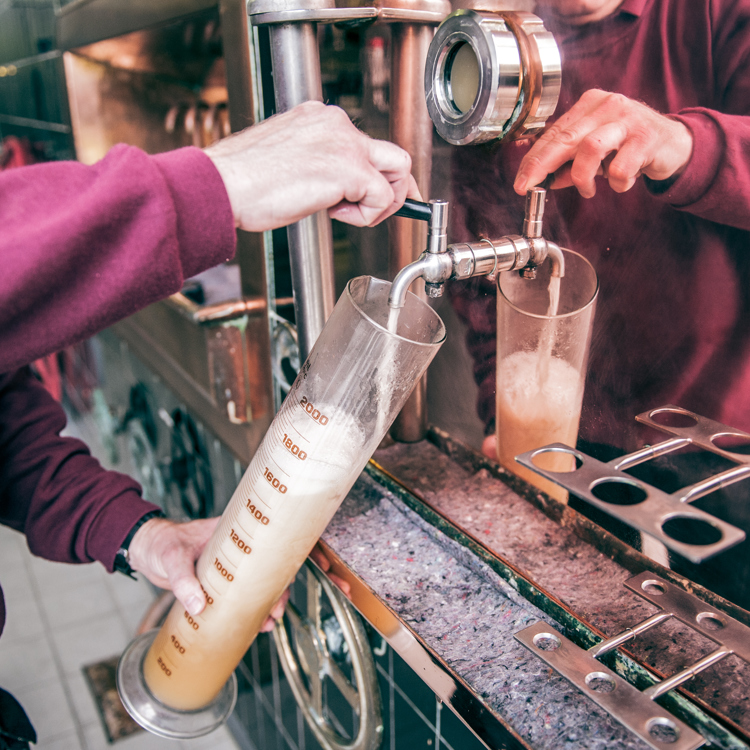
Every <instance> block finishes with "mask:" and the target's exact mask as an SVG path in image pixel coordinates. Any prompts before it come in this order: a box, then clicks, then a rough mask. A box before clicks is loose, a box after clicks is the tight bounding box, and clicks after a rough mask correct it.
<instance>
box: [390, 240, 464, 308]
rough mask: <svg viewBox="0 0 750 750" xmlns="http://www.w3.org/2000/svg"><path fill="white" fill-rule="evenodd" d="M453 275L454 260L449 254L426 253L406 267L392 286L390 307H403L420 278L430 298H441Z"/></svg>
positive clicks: (397, 275)
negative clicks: (409, 291)
mask: <svg viewBox="0 0 750 750" xmlns="http://www.w3.org/2000/svg"><path fill="white" fill-rule="evenodd" d="M452 274H453V260H452V258H451V256H450V254H449V253H447V252H444V253H432V252H429V251H427V250H426V251H425V252H423V253H422V255H420V256H419V258H418V259H417V260H415V261H414V262H413V263H409V265H408V266H404V267H403V268H402V269H401V270H400V271H399V272H398V274H396V278H395V279H394V280H393V285H392V286H391V293H390V294H389V295H388V306H389V307H403V306H404V303H405V302H406V292H407V291H408V290H409V287H410V286H411V285H412V283H413V282H414V281H416V280H417V279H418V278H419V277H420V276H421V277H422V278H423V279H424V281H425V289H426V291H427V296H428V297H440V296H441V295H442V293H443V284H444V283H445V282H446V281H448V279H450V278H451V276H452Z"/></svg>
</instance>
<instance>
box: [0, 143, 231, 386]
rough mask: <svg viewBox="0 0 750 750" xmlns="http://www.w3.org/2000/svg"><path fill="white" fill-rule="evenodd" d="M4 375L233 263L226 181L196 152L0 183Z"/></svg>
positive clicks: (39, 170)
mask: <svg viewBox="0 0 750 750" xmlns="http://www.w3.org/2000/svg"><path fill="white" fill-rule="evenodd" d="M0 197H1V198H2V199H1V200H0V226H2V232H0V257H2V259H3V273H2V274H0V298H2V299H3V305H2V306H0V372H5V371H8V370H10V369H13V368H15V367H18V366H21V365H24V364H27V363H28V362H31V361H33V360H34V359H36V358H38V357H40V356H42V355H43V354H47V353H50V352H52V351H56V350H58V349H60V348H62V347H64V346H66V345H68V344H71V343H73V342H75V341H78V340H82V339H84V338H87V337H88V336H91V335H92V334H94V333H96V332H97V331H99V330H101V329H103V328H105V327H107V326H108V325H111V324H112V323H114V322H116V321H117V320H119V319H121V318H123V317H125V316H127V315H129V314H131V313H133V312H135V311H136V310H138V309H140V308H142V307H144V306H145V305H147V304H150V303H151V302H154V301H156V300H158V299H161V298H163V297H165V296H167V295H169V294H171V293H173V292H176V291H178V290H179V289H180V287H181V285H182V282H183V280H184V279H185V278H186V277H188V276H191V275H193V274H195V273H198V272H200V271H202V270H205V269H206V268H209V267H210V266H212V265H216V264H217V263H219V262H221V261H224V260H227V259H228V258H229V257H230V256H231V255H232V254H233V253H234V242H235V234H234V220H233V217H232V213H231V208H230V206H229V201H228V198H227V195H226V191H225V190H224V187H223V183H222V181H221V178H220V176H219V174H218V172H217V171H216V169H215V168H214V167H213V165H212V163H211V162H210V160H209V159H208V158H207V157H206V156H205V155H204V154H202V153H201V152H200V151H198V150H197V149H183V150H181V151H178V152H173V153H171V154H165V155H162V156H157V157H150V156H147V155H146V154H144V153H143V152H142V151H139V150H138V149H135V148H132V147H126V146H117V147H115V148H114V149H112V151H110V153H109V154H108V155H107V157H105V159H103V160H102V161H101V162H99V163H98V164H95V165H93V166H85V165H83V164H78V163H75V162H54V163H49V164H40V165H35V166H32V167H26V168H22V169H13V170H8V171H7V172H3V173H1V174H0Z"/></svg>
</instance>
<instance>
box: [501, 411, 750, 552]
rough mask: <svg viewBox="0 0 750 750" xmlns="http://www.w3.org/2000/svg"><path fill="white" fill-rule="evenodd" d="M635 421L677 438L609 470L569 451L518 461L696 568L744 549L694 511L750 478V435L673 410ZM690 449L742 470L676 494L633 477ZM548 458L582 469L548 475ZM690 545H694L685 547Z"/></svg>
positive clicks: (557, 446) (733, 534)
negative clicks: (637, 469)
mask: <svg viewBox="0 0 750 750" xmlns="http://www.w3.org/2000/svg"><path fill="white" fill-rule="evenodd" d="M636 420H637V421H638V422H641V423H643V424H646V425H648V426H649V427H653V428H654V429H656V430H660V431H661V432H666V433H667V434H669V435H672V437H671V438H670V439H669V440H665V441H664V442H661V443H657V444H656V445H651V446H647V447H645V448H643V449H641V450H639V451H636V452H635V453H630V454H628V455H625V456H621V457H620V458H616V459H614V460H612V461H609V462H608V463H603V462H601V461H597V460H596V459H595V458H592V457H591V456H588V455H586V454H585V453H582V452H581V451H578V450H576V449H574V448H571V447H570V446H567V445H563V444H562V443H551V444H550V445H545V446H544V447H542V448H538V449H536V450H533V451H528V452H526V453H523V454H521V455H520V456H517V457H516V461H518V462H519V463H520V464H522V465H523V466H526V467H527V468H529V469H531V470H532V471H534V472H536V473H537V474H540V475H541V476H543V477H545V478H546V479H549V480H550V481H552V482H555V483H556V484H559V485H561V486H562V487H564V488H565V489H566V490H568V491H569V492H572V493H573V494H574V495H576V496H577V497H579V498H581V499H582V500H585V501H586V502H588V503H590V504H591V505H594V506H595V507H597V508H599V509H600V510H602V511H604V512H605V513H608V514H609V515H611V516H614V517H615V518H617V519H618V520H620V521H622V522H623V523H626V524H628V525H629V526H632V527H633V528H635V529H638V530H639V531H642V532H644V533H646V534H649V535H650V536H653V537H655V538H656V539H658V540H659V541H660V542H662V543H663V544H664V545H665V546H666V547H668V548H669V549H671V550H674V551H675V552H677V553H679V554H681V555H683V556H684V557H686V558H687V559H688V560H690V561H691V562H694V563H700V562H703V561H704V560H707V559H708V558H710V557H712V556H714V555H716V554H718V553H719V552H723V551H724V550H726V549H729V548H730V547H733V546H734V545H735V544H739V543H740V542H741V541H743V540H744V539H745V532H744V531H742V530H741V529H738V528H737V527H736V526H732V525H731V524H729V523H726V522H725V521H722V520H721V519H719V518H716V517H715V516H712V515H711V514H709V513H706V512H704V511H702V510H700V509H698V508H695V507H691V506H690V505H689V503H692V502H693V501H695V500H697V499H699V498H701V497H705V496H706V495H708V494H710V493H712V492H714V491H715V490H718V489H720V488H722V487H727V486H728V485H730V484H734V483H735V482H738V481H740V480H742V479H745V478H747V477H750V455H748V454H746V453H742V452H741V451H742V450H745V449H747V448H748V447H750V434H748V433H746V432H743V431H742V430H737V429H735V428H733V427H728V426H727V425H724V424H721V423H719V422H714V421H713V420H710V419H706V418H705V417H701V416H700V415H698V414H694V413H693V412H691V411H688V410H687V409H682V408H681V407H679V406H672V405H667V406H660V407H658V408H656V409H652V410H651V411H648V412H644V413H643V414H639V415H638V416H637V417H636ZM690 445H692V446H697V447H699V448H702V449H703V450H705V451H709V452H711V453H714V454H717V455H719V456H722V457H723V458H725V459H728V460H729V461H731V462H733V463H735V464H737V465H736V466H733V467H732V468H730V469H728V470H726V471H723V472H721V473H720V474H715V475H713V476H710V477H708V478H706V479H703V480H701V481H700V482H697V483H696V484H692V485H690V486H688V487H684V488H682V489H681V490H678V491H677V492H674V493H672V494H670V493H667V492H663V491H662V490H659V489H657V488H656V487H653V486H651V485H650V484H647V483H646V482H644V481H642V480H640V479H635V478H634V477H633V476H631V475H630V474H627V473H626V470H627V469H630V468H632V467H634V466H637V465H638V464H642V463H644V462H646V461H649V460H650V459H653V458H657V457H658V456H664V455H666V454H668V453H673V452H674V451H677V450H680V449H682V448H685V447H687V446H690ZM733 449H734V450H733ZM545 453H567V454H570V455H571V456H572V457H573V458H574V460H575V467H574V468H573V469H572V470H571V471H570V472H555V471H549V470H546V469H542V468H540V467H539V466H537V465H536V463H535V459H537V458H539V457H540V456H542V455H543V454H545ZM691 537H692V538H691ZM686 538H688V539H690V541H685V539H686Z"/></svg>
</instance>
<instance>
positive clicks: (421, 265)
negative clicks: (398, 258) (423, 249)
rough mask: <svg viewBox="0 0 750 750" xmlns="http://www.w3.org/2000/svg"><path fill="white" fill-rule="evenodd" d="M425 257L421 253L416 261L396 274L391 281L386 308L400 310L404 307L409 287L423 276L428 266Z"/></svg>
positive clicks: (427, 260)
mask: <svg viewBox="0 0 750 750" xmlns="http://www.w3.org/2000/svg"><path fill="white" fill-rule="evenodd" d="M425 255H426V253H423V254H422V255H421V256H420V257H419V258H418V259H417V260H415V261H414V262H413V263H409V265H408V266H404V267H403V268H402V269H401V270H400V271H399V272H398V273H397V274H396V278H395V279H394V280H393V285H392V286H391V293H390V294H389V295H388V307H398V308H401V307H403V306H404V304H405V302H406V293H407V292H408V291H409V287H410V286H411V285H412V283H413V282H415V281H416V280H417V279H418V278H419V277H420V276H423V275H424V272H425V270H426V269H427V266H428V265H429V258H426V257H425Z"/></svg>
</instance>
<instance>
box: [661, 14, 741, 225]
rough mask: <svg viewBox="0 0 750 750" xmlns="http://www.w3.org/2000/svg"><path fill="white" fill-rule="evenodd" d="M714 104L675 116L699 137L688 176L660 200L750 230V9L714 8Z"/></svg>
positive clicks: (690, 109) (687, 170)
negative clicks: (749, 207)
mask: <svg viewBox="0 0 750 750" xmlns="http://www.w3.org/2000/svg"><path fill="white" fill-rule="evenodd" d="M709 7H710V12H709V23H710V24H711V26H712V31H713V34H712V47H713V55H712V60H711V63H712V64H713V79H714V81H715V90H714V102H713V103H712V106H711V107H688V108H685V109H682V110H680V111H679V112H676V113H674V114H675V117H676V118H677V119H679V120H681V121H682V122H683V123H684V124H685V125H686V126H687V127H688V128H689V129H690V131H691V132H692V134H693V144H694V145H693V154H692V157H691V159H690V161H689V162H688V164H687V167H686V168H685V171H684V172H683V173H682V174H681V175H680V177H679V178H678V179H677V180H676V181H675V182H674V183H673V185H672V186H671V187H670V188H669V189H668V190H667V191H665V192H664V193H662V194H661V195H660V196H659V197H660V198H661V200H664V201H666V202H668V203H670V204H672V205H673V206H674V207H675V208H678V209H681V210H684V211H688V212H689V213H691V214H695V215H696V216H700V217H701V218H704V219H708V220H709V221H714V222H716V223H718V224H725V225H727V226H732V227H737V228H739V229H744V230H750V210H748V206H750V3H748V2H747V0H720V1H719V2H715V3H712V4H711V5H710V6H709Z"/></svg>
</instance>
